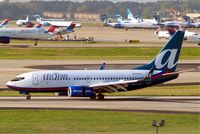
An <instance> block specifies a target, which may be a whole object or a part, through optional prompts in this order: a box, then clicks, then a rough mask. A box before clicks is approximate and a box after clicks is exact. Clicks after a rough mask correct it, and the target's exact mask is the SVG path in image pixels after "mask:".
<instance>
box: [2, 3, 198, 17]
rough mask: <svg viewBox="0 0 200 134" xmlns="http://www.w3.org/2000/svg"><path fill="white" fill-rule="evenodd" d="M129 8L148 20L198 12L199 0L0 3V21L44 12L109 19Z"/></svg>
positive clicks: (123, 13)
mask: <svg viewBox="0 0 200 134" xmlns="http://www.w3.org/2000/svg"><path fill="white" fill-rule="evenodd" d="M126 8H129V9H130V10H131V11H132V12H133V14H134V15H138V16H143V18H150V17H152V16H153V15H155V14H156V13H157V12H158V11H159V12H165V11H166V10H168V9H171V10H178V11H179V12H180V13H181V15H185V13H186V12H198V13H199V12H200V1H199V0H177V1H159V2H151V3H150V2H149V3H136V2H116V3H113V2H110V1H95V0H93V1H85V2H81V3H80V2H70V1H64V0H63V1H58V0H57V1H31V2H10V3H6V2H0V12H1V14H0V19H4V18H9V19H19V18H25V17H24V16H23V15H27V14H29V15H34V14H39V15H42V13H43V12H44V11H56V12H68V13H98V14H101V15H107V16H109V17H112V16H114V15H115V14H120V15H122V16H123V17H124V16H125V10H126Z"/></svg>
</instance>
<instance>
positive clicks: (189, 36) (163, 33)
mask: <svg viewBox="0 0 200 134" xmlns="http://www.w3.org/2000/svg"><path fill="white" fill-rule="evenodd" d="M155 34H157V35H158V38H159V39H161V38H166V39H169V38H170V37H171V35H170V33H169V32H168V31H158V32H155ZM193 38H194V39H198V38H199V36H198V35H197V33H195V32H189V31H185V34H184V39H191V40H192V39H193Z"/></svg>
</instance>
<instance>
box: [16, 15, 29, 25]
mask: <svg viewBox="0 0 200 134" xmlns="http://www.w3.org/2000/svg"><path fill="white" fill-rule="evenodd" d="M16 24H17V25H18V26H20V27H21V26H22V25H28V24H32V22H31V21H29V16H27V17H26V19H25V20H21V19H19V20H17V21H16Z"/></svg>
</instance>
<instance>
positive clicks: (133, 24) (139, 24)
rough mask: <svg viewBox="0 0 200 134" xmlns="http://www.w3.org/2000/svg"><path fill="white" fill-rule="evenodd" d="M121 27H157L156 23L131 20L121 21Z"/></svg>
mask: <svg viewBox="0 0 200 134" xmlns="http://www.w3.org/2000/svg"><path fill="white" fill-rule="evenodd" d="M121 25H122V27H124V28H147V29H148V28H149V29H151V28H153V29H156V28H158V26H157V25H154V24H152V23H148V22H132V21H127V22H123V23H121Z"/></svg>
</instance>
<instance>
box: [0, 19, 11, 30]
mask: <svg viewBox="0 0 200 134" xmlns="http://www.w3.org/2000/svg"><path fill="white" fill-rule="evenodd" d="M9 21H10V20H9V19H4V20H3V21H2V22H1V24H0V28H5V27H6V26H7V24H8V22H9Z"/></svg>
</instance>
